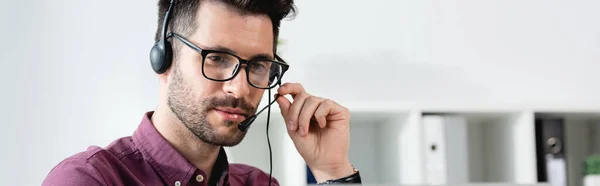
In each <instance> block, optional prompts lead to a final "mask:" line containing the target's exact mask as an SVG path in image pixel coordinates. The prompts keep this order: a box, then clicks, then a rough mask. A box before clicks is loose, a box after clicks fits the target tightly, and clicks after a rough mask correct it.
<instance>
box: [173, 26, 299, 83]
mask: <svg viewBox="0 0 600 186" xmlns="http://www.w3.org/2000/svg"><path fill="white" fill-rule="evenodd" d="M171 36H173V37H175V38H177V39H178V40H179V41H181V42H183V43H184V44H185V45H187V46H188V47H190V48H191V49H193V50H195V51H196V52H198V53H200V55H201V56H202V75H203V76H204V77H205V78H206V79H210V80H213V81H219V82H223V81H229V80H231V79H233V78H234V77H235V76H236V75H237V74H238V73H239V72H240V69H241V68H240V67H242V66H243V65H246V67H245V69H246V79H247V80H248V83H249V84H250V85H251V86H253V87H255V88H259V89H271V88H273V87H275V86H276V85H277V84H279V83H280V81H281V77H283V74H285V72H286V71H287V70H288V68H289V65H288V64H287V63H286V62H285V61H283V59H281V58H280V57H279V56H278V55H277V54H275V59H276V60H270V59H260V58H259V59H252V60H245V59H242V58H241V57H239V56H236V55H234V54H232V53H229V52H225V51H217V50H203V49H201V48H200V47H198V46H197V45H195V44H194V43H192V42H190V41H188V40H187V39H185V38H184V37H183V36H180V35H178V34H175V33H169V35H168V36H167V38H169V37H171Z"/></svg>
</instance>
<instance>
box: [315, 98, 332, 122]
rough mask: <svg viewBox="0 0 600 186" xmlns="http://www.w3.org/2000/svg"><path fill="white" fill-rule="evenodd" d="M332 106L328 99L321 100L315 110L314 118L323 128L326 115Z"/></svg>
mask: <svg viewBox="0 0 600 186" xmlns="http://www.w3.org/2000/svg"><path fill="white" fill-rule="evenodd" d="M334 106H335V105H334V104H333V102H332V101H330V100H324V101H322V102H321V104H320V105H319V107H318V108H317V110H316V111H315V119H317V122H318V123H319V127H321V128H325V127H326V126H327V115H329V113H330V112H331V110H332V109H333V107H334Z"/></svg>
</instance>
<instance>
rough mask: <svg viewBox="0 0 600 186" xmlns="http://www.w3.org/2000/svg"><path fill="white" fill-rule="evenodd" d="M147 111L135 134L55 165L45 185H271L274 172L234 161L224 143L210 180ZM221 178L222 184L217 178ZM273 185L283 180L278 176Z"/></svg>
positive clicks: (93, 147)
mask: <svg viewBox="0 0 600 186" xmlns="http://www.w3.org/2000/svg"><path fill="white" fill-rule="evenodd" d="M152 114H153V112H148V113H146V114H145V115H144V117H143V119H142V122H141V123H140V125H139V127H138V128H137V130H136V131H135V132H134V133H133V135H132V136H129V137H124V138H120V139H118V140H116V141H114V142H112V143H111V144H110V145H109V146H108V147H106V148H101V147H97V146H91V147H89V148H88V149H87V150H86V151H83V152H80V153H77V154H75V155H73V156H71V157H68V158H67V159H65V160H63V161H62V162H60V163H59V164H58V165H57V166H56V167H54V168H53V169H52V170H51V171H50V173H49V174H48V176H47V177H46V179H45V180H44V182H43V183H42V185H61V186H62V185H65V186H69V185H78V186H79V185H86V186H87V185H175V186H180V185H182V186H183V185H217V184H218V185H268V184H269V175H268V174H266V173H265V172H263V171H261V170H260V169H257V168H255V167H252V166H248V165H243V164H234V163H231V164H230V163H228V161H227V156H226V154H225V151H224V150H223V148H221V151H220V153H219V156H218V158H217V161H216V162H215V166H214V167H213V171H212V175H211V180H210V183H208V180H206V179H205V178H206V174H205V173H204V171H202V170H200V169H198V168H196V167H195V166H194V165H192V164H191V163H190V162H189V161H188V160H187V159H185V158H184V157H183V156H182V155H181V154H180V153H179V152H177V150H175V149H174V148H173V147H172V146H171V145H170V144H169V143H168V142H167V141H166V140H165V139H164V138H163V137H162V136H161V135H160V133H158V131H157V130H156V128H154V125H153V124H152V122H151V121H150V117H151V116H152ZM217 182H218V183H217ZM272 184H273V185H279V183H278V182H277V180H276V179H275V178H273V183H272Z"/></svg>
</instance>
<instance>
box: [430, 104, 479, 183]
mask: <svg viewBox="0 0 600 186" xmlns="http://www.w3.org/2000/svg"><path fill="white" fill-rule="evenodd" d="M422 124H423V142H424V146H423V147H422V148H423V151H424V154H425V184H430V185H445V184H465V183H468V182H469V166H468V148H467V145H468V141H467V122H466V120H465V119H464V118H463V117H461V116H450V115H424V116H423V118H422Z"/></svg>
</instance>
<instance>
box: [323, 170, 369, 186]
mask: <svg viewBox="0 0 600 186" xmlns="http://www.w3.org/2000/svg"><path fill="white" fill-rule="evenodd" d="M352 169H354V173H353V174H351V175H350V176H346V177H343V178H340V179H335V180H327V181H324V182H321V183H317V185H327V184H359V183H362V181H361V180H360V173H359V172H358V170H356V168H354V167H352Z"/></svg>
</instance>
